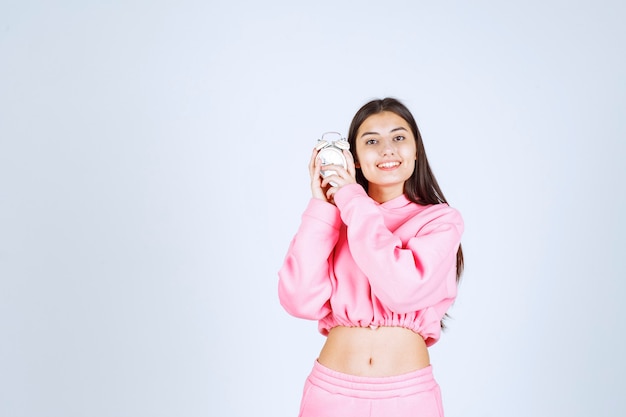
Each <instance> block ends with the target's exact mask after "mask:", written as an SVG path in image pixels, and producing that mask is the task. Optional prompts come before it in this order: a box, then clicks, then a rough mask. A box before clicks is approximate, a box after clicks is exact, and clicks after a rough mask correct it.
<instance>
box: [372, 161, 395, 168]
mask: <svg viewBox="0 0 626 417" xmlns="http://www.w3.org/2000/svg"><path fill="white" fill-rule="evenodd" d="M398 165H400V162H383V163H382V164H378V165H376V166H377V167H378V168H395V167H397V166H398Z"/></svg>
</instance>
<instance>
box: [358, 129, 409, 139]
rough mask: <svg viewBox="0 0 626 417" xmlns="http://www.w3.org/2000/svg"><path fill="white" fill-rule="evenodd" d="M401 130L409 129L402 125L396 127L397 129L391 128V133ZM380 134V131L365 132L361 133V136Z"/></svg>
mask: <svg viewBox="0 0 626 417" xmlns="http://www.w3.org/2000/svg"><path fill="white" fill-rule="evenodd" d="M400 130H404V131H405V132H408V130H407V129H406V128H405V127H402V126H400V127H396V128H395V129H391V130H390V131H389V133H393V132H398V131H400ZM379 134H380V133H378V132H363V133H362V134H361V137H363V136H366V135H379Z"/></svg>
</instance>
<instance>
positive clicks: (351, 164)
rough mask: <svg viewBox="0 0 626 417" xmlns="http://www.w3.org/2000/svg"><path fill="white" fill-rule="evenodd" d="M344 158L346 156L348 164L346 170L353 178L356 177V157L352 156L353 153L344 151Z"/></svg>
mask: <svg viewBox="0 0 626 417" xmlns="http://www.w3.org/2000/svg"><path fill="white" fill-rule="evenodd" d="M343 156H345V158H346V162H347V167H346V169H347V170H348V173H349V174H350V175H351V176H352V177H354V176H356V167H355V163H354V156H353V155H352V152H350V151H348V150H345V149H344V150H343Z"/></svg>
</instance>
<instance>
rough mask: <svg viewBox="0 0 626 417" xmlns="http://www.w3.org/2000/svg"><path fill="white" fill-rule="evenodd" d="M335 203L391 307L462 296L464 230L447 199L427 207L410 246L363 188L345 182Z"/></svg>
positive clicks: (411, 307)
mask: <svg viewBox="0 0 626 417" xmlns="http://www.w3.org/2000/svg"><path fill="white" fill-rule="evenodd" d="M335 204H337V207H339V209H340V212H341V217H342V219H343V221H344V222H345V223H346V225H347V226H348V242H349V245H350V251H351V253H352V256H353V258H354V260H355V261H356V263H357V264H358V265H359V268H360V269H361V270H362V271H363V273H364V274H365V275H366V276H367V277H368V279H369V282H370V286H371V287H372V292H373V293H374V295H375V296H376V297H377V298H378V299H379V300H381V302H383V303H384V304H385V305H386V306H387V307H388V308H390V309H391V310H392V311H394V312H396V313H399V314H401V313H407V312H411V311H419V310H421V309H423V308H425V307H428V306H431V305H434V304H435V303H438V302H440V301H442V300H444V299H450V298H454V297H455V296H456V251H457V249H458V247H459V243H460V240H461V234H462V232H463V220H462V218H461V216H460V214H459V213H458V212H457V211H456V210H454V209H453V208H450V207H449V206H447V205H444V204H440V205H436V206H432V207H429V208H426V209H424V211H422V212H421V213H419V216H420V221H419V222H417V221H415V222H414V223H415V224H416V230H415V233H414V235H413V236H412V237H411V238H409V239H408V241H407V243H406V245H405V244H403V242H402V241H401V239H400V238H399V237H398V236H395V235H394V234H393V233H392V232H391V231H390V230H389V229H388V228H387V227H386V226H385V222H384V218H383V215H382V213H381V211H380V209H379V207H378V206H377V204H376V203H375V202H374V201H373V200H372V199H370V198H369V197H368V196H367V194H366V193H365V191H364V190H363V189H362V188H361V187H345V188H344V190H342V192H338V193H336V194H335ZM409 222H411V220H409Z"/></svg>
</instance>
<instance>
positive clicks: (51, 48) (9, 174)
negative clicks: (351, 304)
mask: <svg viewBox="0 0 626 417" xmlns="http://www.w3.org/2000/svg"><path fill="white" fill-rule="evenodd" d="M625 18H626V6H624V5H623V2H619V1H593V2H592V1H556V0H549V1H524V2H501V1H476V2H462V1H439V2H434V1H385V2H381V1H316V2H293V1H265V2H252V1H249V2H247V1H239V0H237V1H229V2H216V1H213V2H212V1H195V2H193V1H176V2H174V1H170V2H167V1H138V0H133V1H123V2H122V1H119V2H113V1H109V2H105V1H102V2H98V1H78V0H76V1H69V0H67V1H49V2H44V1H24V0H19V1H18V0H14V1H11V0H2V2H1V3H0V416H2V417H18V416H28V417H35V416H59V417H73V416H77V417H78V416H81V417H82V416H94V417H96V416H150V417H158V416H185V417H194V416H249V415H256V416H272V417H280V416H285V417H287V416H295V415H296V414H297V411H298V405H299V401H300V393H301V388H302V385H303V383H304V379H305V377H306V375H307V374H308V372H309V370H310V368H311V366H312V364H313V361H314V359H315V357H316V355H317V353H318V352H319V349H320V347H321V345H322V343H323V337H322V336H321V335H319V334H318V333H317V330H316V323H314V322H309V321H304V320H299V319H295V318H292V317H290V316H288V315H287V314H286V313H285V312H284V311H283V310H282V309H281V307H280V305H279V304H278V299H277V295H276V284H277V274H276V272H277V270H278V269H279V267H280V265H281V263H282V260H283V256H284V253H285V251H286V249H287V245H288V243H289V240H290V239H291V236H292V235H293V233H294V232H295V230H296V228H297V226H298V223H299V220H300V214H301V212H302V210H303V209H304V207H305V205H306V203H307V201H308V198H309V189H308V173H307V163H308V158H309V155H310V151H311V148H312V146H313V144H314V142H315V140H316V139H317V138H318V136H319V135H320V134H321V133H322V132H324V131H327V130H339V131H342V132H344V133H347V128H348V124H349V122H350V119H351V117H352V116H353V114H354V113H355V112H356V110H357V109H358V108H359V107H360V106H361V105H362V104H364V103H365V102H366V101H368V100H370V99H371V98H375V97H384V96H394V97H397V98H400V99H401V100H403V101H404V102H405V103H406V104H407V105H408V107H409V108H410V109H411V110H412V111H413V113H414V114H415V117H416V119H417V121H418V124H419V126H420V128H421V130H422V133H423V136H424V140H425V144H426V150H427V153H428V156H429V159H430V162H431V164H432V166H433V169H434V171H435V174H436V175H437V178H438V179H439V182H440V184H441V186H442V188H443V190H444V193H445V194H446V197H447V198H448V200H449V201H450V203H451V205H453V206H454V207H456V208H458V209H459V210H460V211H461V212H462V214H463V216H464V219H465V222H466V234H465V235H464V239H463V245H464V249H465V257H466V273H465V275H464V278H463V281H462V284H461V287H460V293H459V298H458V301H457V302H456V304H455V305H454V306H453V308H452V310H451V311H450V313H451V315H452V317H453V318H452V320H449V321H448V326H449V330H448V331H447V332H446V333H445V334H444V335H443V337H442V339H441V341H440V342H439V343H438V344H437V345H435V346H434V347H433V348H432V349H431V355H432V361H433V364H434V370H435V374H436V378H437V379H438V381H439V383H440V385H441V386H442V390H443V395H444V406H445V409H446V415H447V416H448V417H457V416H458V417H461V416H463V417H474V416H476V417H478V416H480V417H486V416H493V417H503V416H507V417H516V416H524V417H527V416H569V417H575V416H589V415H593V416H623V415H624V414H625V413H626V411H625V410H626V403H625V401H626V400H625V398H626V397H624V395H623V394H624V393H623V390H624V382H623V381H624V379H623V375H624V374H625V373H626V366H625V361H624V357H623V354H624V352H625V351H626V346H625V343H624V341H623V340H624V339H623V337H622V334H623V331H624V319H625V318H626V317H625V315H624V308H623V307H622V305H621V301H622V300H623V294H624V292H625V290H626V284H625V280H624V271H625V269H626V262H625V261H624V259H625V258H624V256H623V254H622V252H623V251H624V249H625V246H626V245H625V244H624V235H625V232H626V230H625V226H624V221H623V220H622V215H623V213H624V212H625V211H626V204H625V197H624V194H625V189H624V188H625V187H624V184H623V178H624V174H625V172H624V171H625V168H624V162H623V159H624V157H625V150H626V146H625V144H624V139H625V134H626V122H625V121H624V115H625V110H626V76H625V75H626V59H625V54H624V49H625V41H626V30H625V29H624V24H623V22H624V19H625Z"/></svg>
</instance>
